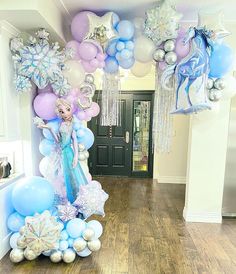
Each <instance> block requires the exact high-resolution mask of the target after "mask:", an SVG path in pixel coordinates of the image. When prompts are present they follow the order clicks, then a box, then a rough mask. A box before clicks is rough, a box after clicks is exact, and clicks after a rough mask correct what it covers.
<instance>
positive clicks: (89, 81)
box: [85, 74, 94, 84]
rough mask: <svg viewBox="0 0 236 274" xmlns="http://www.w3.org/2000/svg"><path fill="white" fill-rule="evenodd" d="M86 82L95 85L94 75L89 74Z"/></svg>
mask: <svg viewBox="0 0 236 274" xmlns="http://www.w3.org/2000/svg"><path fill="white" fill-rule="evenodd" d="M85 82H87V83H90V84H93V83H94V76H93V75H92V74H87V75H86V76H85Z"/></svg>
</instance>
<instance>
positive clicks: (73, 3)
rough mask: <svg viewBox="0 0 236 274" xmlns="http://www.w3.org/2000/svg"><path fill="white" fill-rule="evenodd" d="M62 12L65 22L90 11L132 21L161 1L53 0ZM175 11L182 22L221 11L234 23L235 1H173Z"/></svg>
mask: <svg viewBox="0 0 236 274" xmlns="http://www.w3.org/2000/svg"><path fill="white" fill-rule="evenodd" d="M54 1H55V3H56V4H57V6H58V7H59V8H60V9H61V10H62V11H63V13H64V15H65V17H66V19H67V20H69V21H71V18H73V16H74V15H75V14H76V13H77V12H79V11H81V10H91V11H95V12H96V13H98V14H99V13H102V12H104V11H108V10H109V11H110V10H111V11H114V12H117V13H118V14H119V15H120V16H121V17H122V18H124V19H125V18H126V19H128V18H129V19H132V18H134V17H136V16H144V13H145V10H147V9H148V8H149V7H151V6H153V5H155V4H156V3H158V2H160V1H161V0H157V1H153V0H54ZM173 2H175V3H176V7H177V10H178V11H179V12H181V13H182V14H183V18H182V21H196V20H197V13H198V11H199V10H201V9H204V10H209V11H211V10H216V9H217V10H219V9H222V10H223V11H224V15H225V21H236V16H235V10H236V1H235V0H195V1H194V0H185V1H184V0H173Z"/></svg>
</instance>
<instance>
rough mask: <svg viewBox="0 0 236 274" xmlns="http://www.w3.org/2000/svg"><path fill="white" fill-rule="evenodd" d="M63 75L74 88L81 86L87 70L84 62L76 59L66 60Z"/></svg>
mask: <svg viewBox="0 0 236 274" xmlns="http://www.w3.org/2000/svg"><path fill="white" fill-rule="evenodd" d="M63 75H64V76H65V78H67V80H68V83H69V84H70V85H71V86H72V88H76V87H79V86H80V85H81V84H82V83H83V82H84V80H85V71H84V68H83V66H82V64H81V63H80V62H79V61H76V60H68V61H66V62H65V69H64V70H63Z"/></svg>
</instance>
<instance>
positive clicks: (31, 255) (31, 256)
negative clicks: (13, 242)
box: [24, 248, 38, 261]
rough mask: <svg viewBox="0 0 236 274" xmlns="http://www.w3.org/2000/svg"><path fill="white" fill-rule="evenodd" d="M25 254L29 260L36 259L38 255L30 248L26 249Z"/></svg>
mask: <svg viewBox="0 0 236 274" xmlns="http://www.w3.org/2000/svg"><path fill="white" fill-rule="evenodd" d="M24 256H25V258H26V259H27V260H29V261H32V260H34V259H36V258H37V257H38V256H37V254H36V253H35V252H34V251H33V250H31V249H29V248H26V249H25V250H24Z"/></svg>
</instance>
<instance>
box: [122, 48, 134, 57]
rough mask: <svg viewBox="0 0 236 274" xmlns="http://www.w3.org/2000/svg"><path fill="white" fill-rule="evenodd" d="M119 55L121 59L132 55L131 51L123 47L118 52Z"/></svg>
mask: <svg viewBox="0 0 236 274" xmlns="http://www.w3.org/2000/svg"><path fill="white" fill-rule="evenodd" d="M120 56H121V59H129V58H131V57H133V52H132V51H130V50H128V49H123V50H122V51H121V52H120Z"/></svg>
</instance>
